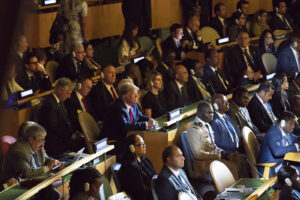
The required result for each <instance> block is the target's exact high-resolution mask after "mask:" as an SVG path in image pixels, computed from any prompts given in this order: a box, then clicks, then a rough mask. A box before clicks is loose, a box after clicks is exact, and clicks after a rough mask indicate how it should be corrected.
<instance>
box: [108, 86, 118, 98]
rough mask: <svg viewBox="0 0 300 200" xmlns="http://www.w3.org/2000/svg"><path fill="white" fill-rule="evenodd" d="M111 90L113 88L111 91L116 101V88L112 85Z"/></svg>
mask: <svg viewBox="0 0 300 200" xmlns="http://www.w3.org/2000/svg"><path fill="white" fill-rule="evenodd" d="M110 90H111V93H112V95H113V98H114V101H115V100H116V99H117V95H116V93H115V90H114V88H113V86H111V87H110Z"/></svg>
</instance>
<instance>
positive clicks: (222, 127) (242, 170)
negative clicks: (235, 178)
mask: <svg viewBox="0 0 300 200" xmlns="http://www.w3.org/2000/svg"><path fill="white" fill-rule="evenodd" d="M212 104H213V108H214V119H213V120H212V121H211V123H210V125H211V127H212V130H213V132H214V138H215V143H216V145H217V147H219V148H221V149H223V150H224V151H226V152H229V153H231V155H230V156H231V161H234V162H235V163H236V164H237V165H238V170H239V175H240V177H247V176H248V175H249V169H248V168H249V166H248V163H247V162H246V161H245V159H244V155H241V154H240V153H239V147H240V144H242V141H241V139H242V138H241V136H240V135H239V133H238V129H236V128H235V127H234V125H233V123H232V122H231V119H230V117H229V116H228V115H227V114H226V112H227V111H228V110H229V103H228V101H227V98H226V96H224V95H222V94H215V95H214V96H213V98H212ZM241 151H243V149H241Z"/></svg>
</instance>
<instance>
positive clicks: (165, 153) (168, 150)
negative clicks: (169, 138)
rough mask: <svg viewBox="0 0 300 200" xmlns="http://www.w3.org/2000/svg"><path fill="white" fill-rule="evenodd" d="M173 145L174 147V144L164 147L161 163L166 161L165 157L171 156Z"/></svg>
mask: <svg viewBox="0 0 300 200" xmlns="http://www.w3.org/2000/svg"><path fill="white" fill-rule="evenodd" d="M175 147H176V146H175V145H170V146H167V147H166V148H165V149H164V151H163V153H162V160H163V163H167V158H168V157H171V156H173V149H174V148H175Z"/></svg>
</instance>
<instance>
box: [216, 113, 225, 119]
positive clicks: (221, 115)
mask: <svg viewBox="0 0 300 200" xmlns="http://www.w3.org/2000/svg"><path fill="white" fill-rule="evenodd" d="M216 113H217V115H219V116H220V117H221V118H222V119H224V117H225V115H224V114H221V113H219V112H218V111H216Z"/></svg>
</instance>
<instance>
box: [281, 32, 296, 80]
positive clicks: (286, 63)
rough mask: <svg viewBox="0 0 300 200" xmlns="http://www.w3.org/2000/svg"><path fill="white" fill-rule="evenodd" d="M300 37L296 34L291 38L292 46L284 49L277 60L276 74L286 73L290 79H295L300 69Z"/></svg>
mask: <svg viewBox="0 0 300 200" xmlns="http://www.w3.org/2000/svg"><path fill="white" fill-rule="evenodd" d="M299 51H300V35H299V34H295V35H293V36H292V38H291V44H290V46H288V47H286V48H285V49H283V50H282V51H281V52H280V54H279V56H278V60H277V65H276V72H277V73H285V74H286V75H287V76H288V77H289V78H294V76H295V74H296V73H297V72H299V68H300V58H299Z"/></svg>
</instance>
